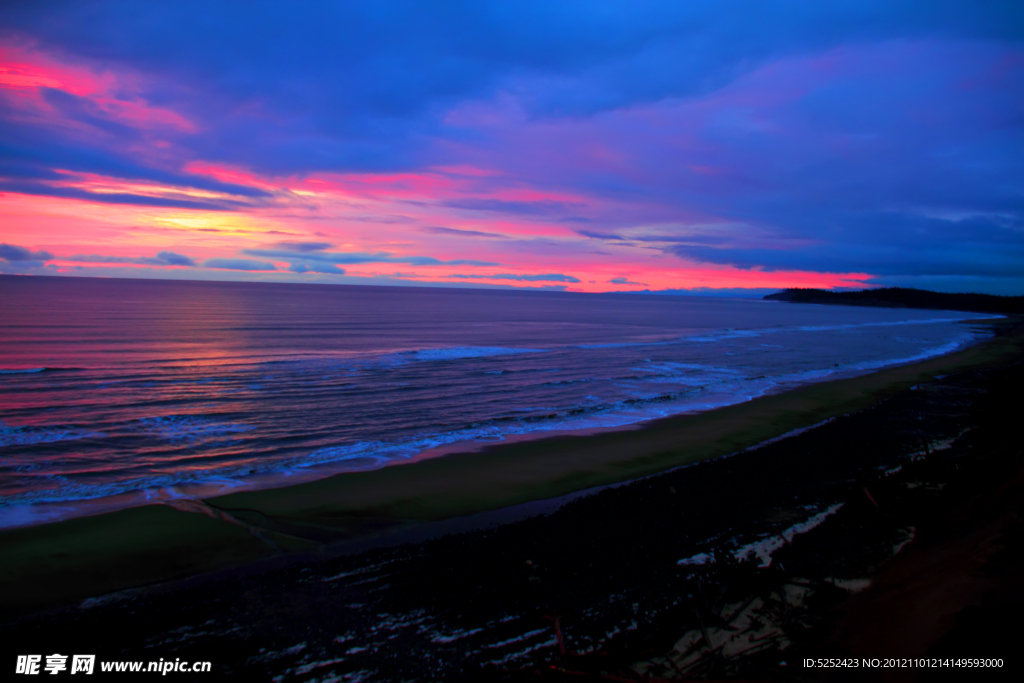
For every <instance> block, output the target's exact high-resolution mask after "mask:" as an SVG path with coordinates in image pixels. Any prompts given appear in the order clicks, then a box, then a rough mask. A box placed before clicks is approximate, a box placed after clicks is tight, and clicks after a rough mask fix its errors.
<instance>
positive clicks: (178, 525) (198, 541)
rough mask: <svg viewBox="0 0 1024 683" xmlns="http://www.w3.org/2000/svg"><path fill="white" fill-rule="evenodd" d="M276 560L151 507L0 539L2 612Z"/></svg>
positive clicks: (213, 524) (221, 525)
mask: <svg viewBox="0 0 1024 683" xmlns="http://www.w3.org/2000/svg"><path fill="white" fill-rule="evenodd" d="M270 553H271V550H270V547H269V546H268V545H267V544H266V543H264V542H262V541H260V540H258V539H257V538H255V537H253V536H252V535H251V534H250V533H249V532H248V531H247V530H246V529H244V528H242V527H240V526H237V525H233V524H227V523H225V522H222V521H219V520H215V519H211V518H210V517H207V516H204V515H197V514H192V513H187V512H179V511H178V510H175V509H173V508H170V507H167V506H164V505H147V506H145V507H140V508H131V509H128V510H119V511H117V512H111V513H108V514H105V515H97V516H95V517H83V518H80V519H72V520H68V521H65V522H58V523H56V524H47V525H44V526H38V527H29V528H27V529H15V530H12V531H6V532H4V533H3V534H0V558H2V559H0V582H2V583H3V584H4V585H5V586H7V589H5V590H4V591H3V598H2V603H0V606H2V610H3V612H6V613H10V612H17V611H20V610H24V609H27V608H33V607H42V606H48V605H53V604H59V603H63V602H67V601H70V600H75V599H80V598H85V597H89V596H93V595H102V594H104V593H108V592H111V591H116V590H121V589H124V588H130V587H133V586H139V585H144V584H150V583H156V582H160V581H167V580H170V579H176V578H180V577H183V576H190V575H193V574H196V573H199V572H203V571H206V570H209V569H210V568H212V567H218V566H226V565H230V564H237V563H241V562H246V561H251V560H254V559H257V558H259V557H263V556H266V555H268V554H270Z"/></svg>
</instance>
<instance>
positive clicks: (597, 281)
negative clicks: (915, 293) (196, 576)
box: [0, 0, 1024, 294]
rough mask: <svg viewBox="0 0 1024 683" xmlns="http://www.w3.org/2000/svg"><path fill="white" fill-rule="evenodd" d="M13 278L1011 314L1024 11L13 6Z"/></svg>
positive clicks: (1016, 261)
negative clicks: (846, 304) (731, 300)
mask: <svg viewBox="0 0 1024 683" xmlns="http://www.w3.org/2000/svg"><path fill="white" fill-rule="evenodd" d="M0 146H2V151H0V243H2V244H0V273H15V274H18V273H21V274H40V275H57V274H64V275H79V276H81V275H95V276H116V277H163V278H190V279H204V280H260V281H289V282H328V283H344V284H406V285H408V284H420V285H422V284H429V285H439V284H444V285H455V286H474V287H481V286H516V287H533V288H538V287H546V288H559V289H566V290H568V291H587V292H594V291H639V290H672V289H688V290H696V291H698V292H708V291H709V290H723V291H726V292H735V291H736V290H738V289H746V290H750V292H751V293H760V292H762V291H768V290H772V289H775V288H779V287H790V286H803V287H856V288H860V287H864V286H879V285H886V286H890V285H898V286H909V287H921V288H927V289H938V290H943V291H978V292H988V293H995V294H1024V4H1021V3H1020V2H1019V1H1016V2H996V1H992V2H977V0H974V1H971V2H951V1H943V0H926V1H921V2H911V1H903V0H881V1H877V2H873V1H870V0H859V1H857V2H795V1H764V2H756V1H753V0H750V1H747V2H730V1H728V0H714V1H709V2H701V1H694V2H682V1H671V2H636V1H635V0H634V1H633V2H599V1H596V0H591V1H586V2H561V1H554V0H543V1H541V2H527V1H524V0H515V1H510V2H481V1H477V0H470V1H466V2H456V1H446V2H423V1H410V2H385V1H381V0H374V1H372V2H330V3H327V2H319V3H318V2H299V3H284V2H255V1H247V2H241V1H236V2H222V1H219V0H203V1H202V2H190V1H188V0H175V1H173V2H155V1H153V0H147V1H146V2H138V1H137V0H134V1H124V2H115V1H107V2H84V1H83V2H7V3H3V6H2V8H0Z"/></svg>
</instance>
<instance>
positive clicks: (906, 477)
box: [0, 356, 1024, 681]
mask: <svg viewBox="0 0 1024 683" xmlns="http://www.w3.org/2000/svg"><path fill="white" fill-rule="evenodd" d="M1022 360H1024V359H1022V358H1021V357H1020V356H1017V357H1016V358H1011V359H1009V360H1006V361H1004V362H1003V363H1002V364H1001V365H1000V366H998V367H992V366H988V367H982V368H976V369H973V370H968V371H963V372H959V373H956V374H952V375H948V376H939V377H934V378H932V379H930V380H928V381H926V382H923V383H921V384H918V385H916V386H915V387H914V388H913V389H912V390H907V391H904V392H902V393H898V394H896V395H894V396H891V397H890V398H888V399H886V400H884V401H882V402H881V403H879V404H878V405H876V406H874V407H872V408H869V409H866V410H863V411H860V412H857V413H855V414H851V415H847V416H843V417H839V418H837V419H834V420H831V421H829V422H827V423H825V424H822V425H819V426H817V427H816V428H813V429H810V430H807V431H805V432H803V433H801V434H798V435H795V436H791V437H789V438H785V439H782V440H779V441H776V442H774V443H770V444H767V445H764V446H762V447H760V448H756V449H753V450H749V451H746V452H743V453H739V454H737V455H734V456H732V457H728V458H719V459H716V460H711V461H705V462H702V463H700V464H696V465H693V466H690V467H687V468H683V469H678V470H675V471H672V472H667V473H663V474H660V475H656V476H652V477H648V478H645V479H642V480H639V481H636V482H633V483H631V484H626V485H622V486H618V487H614V488H608V489H604V490H602V491H600V492H598V493H596V494H594V495H590V496H587V497H584V498H580V499H577V500H575V501H573V502H571V503H569V504H567V505H565V506H564V507H562V508H561V509H559V510H558V511H557V512H555V513H553V514H550V515H547V516H544V517H538V518H533V519H527V520H524V521H520V522H516V523H511V524H506V525H503V526H500V527H496V528H491V529H484V530H478V531H474V532H470V533H465V534H460V535H454V536H447V537H444V538H440V539H437V540H433V541H429V542H426V543H421V544H414V545H405V546H400V547H393V548H386V549H378V550H374V551H370V552H367V553H363V554H360V555H347V556H334V557H330V556H328V557H325V556H322V555H310V556H307V557H305V558H299V559H295V558H292V559H289V560H288V561H287V562H282V563H279V564H276V565H275V564H269V565H267V564H265V565H257V566H251V567H249V568H247V569H245V570H235V571H232V572H223V573H220V574H214V575H211V576H207V577H204V578H201V579H193V580H191V581H189V582H184V583H176V584H168V585H166V586H164V587H157V588H151V589H148V590H138V591H129V592H124V593H121V594H115V595H112V596H108V597H107V598H104V599H100V600H90V601H86V603H83V604H82V605H81V606H77V607H72V608H64V609H61V610H58V611H52V612H49V613H45V614H37V615H35V616H31V617H25V618H21V619H18V620H12V621H9V622H8V623H7V624H5V625H4V626H3V628H2V629H0V638H2V642H3V650H4V652H5V659H7V660H8V661H9V662H13V660H14V658H15V657H14V656H15V655H16V654H24V653H38V654H44V655H45V654H50V653H54V652H58V653H63V654H75V653H95V654H97V656H98V658H99V659H100V660H126V659H128V660H140V661H155V660H159V659H160V658H163V659H165V660H173V659H175V658H180V659H182V660H187V661H195V660H209V661H210V662H212V664H213V675H212V676H210V677H204V678H203V680H207V679H209V680H222V679H225V678H234V679H237V680H246V681H265V680H267V681H269V680H275V681H277V680H295V681H312V680H317V681H326V680H360V681H403V680H410V681H424V680H466V681H476V680H512V681H518V680H558V681H560V680H573V681H579V680H619V681H623V680H625V681H641V680H687V679H692V678H697V679H744V680H780V681H782V680H794V679H796V680H819V679H820V678H821V677H824V678H832V679H840V680H845V679H847V678H849V679H850V680H894V679H895V680H899V679H900V677H901V676H902V677H903V679H907V680H913V679H914V678H915V677H916V678H920V679H922V680H929V679H930V678H934V677H937V676H941V675H942V674H944V673H945V674H948V673H950V671H952V672H953V673H954V674H959V675H958V676H957V677H958V678H960V679H961V680H965V679H967V677H968V675H969V677H970V679H971V680H978V679H981V680H992V679H993V678H995V677H997V676H999V675H1001V674H1009V673H1011V671H1010V670H1011V668H1015V669H1016V673H1017V674H1019V673H1020V662H1019V661H1017V660H1016V659H1015V657H1017V655H1016V653H1017V652H1018V650H1019V648H1018V647H1016V640H1017V636H1018V635H1019V626H1017V625H1016V624H1017V621H1016V620H1017V619H1018V618H1019V617H1018V615H1019V614H1020V611H1021V608H1022V607H1024V593H1022V588H1021V585H1022V584H1021V582H1020V581H1019V579H1020V577H1021V576H1022V569H1024V555H1022V548H1024V544H1022V540H1024V539H1022V534H1024V523H1022V519H1024V453H1022V448H1021V443H1022V440H1021V433H1020V426H1019V419H1018V418H1019V415H1018V414H1019V406H1020V401H1019V395H1020V387H1021V386H1022V385H1024V362H1022ZM837 506H838V507H837ZM830 511H831V514H830V515H829V516H827V517H825V518H824V521H823V522H822V523H821V524H820V525H818V526H816V527H814V528H812V529H808V527H809V526H810V525H809V524H806V523H807V522H808V521H813V520H815V519H821V516H822V513H826V512H830ZM751 543H760V544H761V548H762V550H763V553H764V554H763V558H765V559H766V558H767V557H768V553H769V552H770V563H769V564H768V565H767V566H763V567H762V566H759V565H761V564H766V563H765V562H764V561H762V560H761V559H757V558H755V557H754V556H753V555H750V556H749V558H750V559H753V561H747V562H740V561H738V560H737V558H736V554H737V551H738V550H739V549H741V548H743V547H744V546H746V545H748V544H751ZM701 554H705V555H708V556H713V557H715V558H717V561H716V562H713V563H707V564H702V565H699V564H692V563H690V564H680V563H679V562H680V560H684V559H687V558H694V557H695V556H699V555H701ZM563 649H564V653H563ZM926 656H927V657H940V656H941V657H953V658H957V660H959V659H960V658H977V659H985V658H996V659H999V658H1001V659H1002V661H1003V668H1001V669H989V670H986V671H979V670H975V671H972V672H970V673H969V674H967V673H966V672H964V671H962V670H960V671H957V670H955V669H902V670H899V671H892V670H890V671H885V670H882V669H872V670H868V671H866V670H865V669H864V668H861V667H860V666H859V667H858V668H857V669H856V670H845V669H843V670H830V671H828V672H824V673H823V672H822V671H820V670H818V669H808V668H805V666H804V664H803V662H804V660H805V659H806V658H814V659H817V658H825V657H830V658H844V657H856V658H857V659H856V660H854V661H857V662H859V663H860V662H863V658H865V657H866V658H878V659H880V660H881V661H882V662H884V660H885V658H892V657H897V658H911V657H913V658H918V657H926ZM1018 659H1019V658H1018ZM848 661H849V660H848ZM171 675H173V674H171ZM894 676H895V678H894ZM111 678H112V679H113V678H116V676H111ZM182 680H186V679H185V678H184V677H182ZM1018 680H1019V679H1018Z"/></svg>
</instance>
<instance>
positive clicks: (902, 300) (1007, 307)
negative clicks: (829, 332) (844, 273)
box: [764, 287, 1024, 313]
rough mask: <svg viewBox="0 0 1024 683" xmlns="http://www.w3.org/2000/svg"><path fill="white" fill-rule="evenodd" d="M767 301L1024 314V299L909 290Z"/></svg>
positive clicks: (797, 293)
mask: <svg viewBox="0 0 1024 683" xmlns="http://www.w3.org/2000/svg"><path fill="white" fill-rule="evenodd" d="M764 298H765V299H767V300H769V301H789V302H791V303H795V304H830V305H833V306H877V307H882V308H926V309H935V310H945V311H970V312H972V313H1024V296H997V295H993V294H948V293H945V292H931V291H928V290H925V289H910V288H906V287H883V288H879V289H861V290H857V291H833V290H828V289H802V288H792V289H784V290H782V291H781V292H776V293H775V294H769V295H767V296H766V297H764Z"/></svg>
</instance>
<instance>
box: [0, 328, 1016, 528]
mask: <svg viewBox="0 0 1024 683" xmlns="http://www.w3.org/2000/svg"><path fill="white" fill-rule="evenodd" d="M962 315H964V316H966V317H961V318H956V319H955V320H956V321H958V322H959V323H960V324H962V325H965V326H973V327H977V326H982V327H991V326H992V325H993V324H998V321H1000V320H1005V319H1006V316H1003V315H992V314H978V317H970V316H971V314H970V313H967V312H964V313H963V314H962ZM941 320H945V319H941ZM937 321H939V320H938V319H937V320H934V321H932V320H929V321H924V322H937ZM918 322H921V321H918ZM986 341H987V340H986V339H978V335H977V333H972V332H968V331H966V329H965V331H964V333H962V334H960V335H959V337H958V338H957V339H954V340H952V341H950V342H948V343H946V344H944V345H942V346H939V347H936V348H932V349H929V350H926V351H922V352H921V353H918V354H916V355H912V356H908V357H903V358H891V359H886V360H879V361H872V362H864V363H859V364H853V365H852V366H850V367H846V366H843V367H840V366H838V365H837V366H835V367H833V368H822V369H820V370H816V371H813V372H810V371H808V372H807V373H796V374H795V375H786V376H782V377H779V378H773V379H772V380H770V381H768V382H767V385H766V386H755V387H752V388H748V390H746V391H744V392H739V393H736V394H734V395H730V396H714V397H709V398H708V399H705V402H703V403H701V402H697V403H693V402H687V403H684V404H675V403H673V402H669V403H665V404H661V403H657V402H655V404H654V405H656V406H661V405H665V406H666V408H665V409H662V410H659V409H655V408H654V407H653V406H646V410H643V411H641V414H630V413H629V411H626V412H622V411H620V412H618V413H616V412H613V413H610V414H598V415H592V416H589V417H588V418H587V420H585V422H601V421H605V422H607V424H604V425H600V424H598V425H594V424H590V425H589V426H581V427H579V428H573V426H572V425H571V424H568V425H567V424H566V422H571V419H567V420H566V422H562V423H559V424H558V425H557V428H550V427H548V426H545V425H544V424H540V425H539V426H536V427H535V428H533V429H532V430H531V431H513V432H510V433H506V434H496V435H494V436H491V437H480V438H471V437H469V438H467V435H462V436H461V438H463V439H464V440H457V441H454V440H453V441H449V440H448V439H450V438H452V437H453V436H455V433H443V432H442V433H440V434H427V435H426V436H423V435H420V436H413V437H412V441H411V442H408V443H406V442H396V443H385V442H379V443H378V444H377V445H378V446H380V448H381V449H382V450H383V451H384V452H387V451H393V450H395V449H398V450H402V449H406V450H408V451H409V452H411V453H412V455H407V454H403V455H399V456H394V457H392V456H387V455H381V456H380V457H378V455H377V451H371V452H369V455H368V456H365V457H361V458H357V459H356V460H367V459H371V460H377V462H376V463H374V464H370V465H367V464H365V463H359V464H352V462H350V461H349V460H345V459H342V460H334V461H328V462H322V463H313V464H302V463H301V462H300V463H299V464H292V465H285V464H281V465H280V466H278V467H275V466H270V468H269V469H266V470H263V471H259V472H254V473H252V474H248V475H242V476H237V475H234V474H231V473H225V474H218V473H217V472H216V471H214V472H211V473H208V474H206V475H204V477H203V478H202V479H198V480H194V481H185V482H182V483H177V484H169V485H157V486H152V487H148V488H136V489H130V488H125V487H127V486H131V485H137V484H144V483H145V478H143V479H142V480H134V481H131V480H130V481H125V482H118V481H114V482H110V483H108V484H102V485H100V486H101V487H108V488H109V489H110V491H108V492H106V493H103V494H102V495H95V494H93V495H94V497H82V498H70V499H62V500H60V499H58V500H49V499H47V495H48V492H47V491H42V492H37V494H24V495H26V496H27V499H26V500H24V501H21V502H18V503H13V504H10V505H5V506H3V507H0V532H2V531H6V530H14V529H23V528H28V527H33V526H39V525H45V524H53V523H58V522H61V521H66V520H71V519H77V518H81V517H88V516H95V515H99V514H105V513H109V512H116V511H119V510H123V509H129V508H135V507H142V506H146V505H151V504H171V505H174V504H175V503H174V501H175V500H186V501H187V500H192V499H200V500H210V499H214V498H221V497H226V496H231V495H233V494H236V493H250V492H261V491H266V490H272V489H279V488H287V487H291V486H297V485H302V484H306V483H310V482H315V481H317V480H321V479H328V478H332V477H334V476H337V475H343V476H348V475H351V474H355V473H361V472H369V471H375V470H379V469H384V468H389V467H394V466H407V465H411V464H415V463H418V462H420V461H423V460H429V459H432V458H437V457H448V456H450V455H461V454H466V453H477V452H481V451H485V450H489V449H490V448H491V447H497V448H503V447H507V446H514V445H515V444H519V443H523V442H530V441H536V440H547V439H552V438H560V437H572V436H580V437H588V436H592V435H600V434H606V433H611V432H618V431H631V430H644V429H646V428H647V427H648V426H649V425H652V424H655V423H658V422H660V421H662V420H672V419H677V418H684V417H687V416H693V415H700V414H705V413H709V412H714V411H718V410H722V409H727V408H730V407H732V406H736V405H742V404H745V403H748V402H750V401H754V400H758V399H762V398H764V397H769V396H775V395H779V394H784V393H788V392H792V391H795V390H800V389H801V388H803V387H807V386H812V385H816V384H827V383H831V382H836V381H842V380H844V379H851V378H856V377H863V376H867V375H871V374H875V373H877V372H884V371H886V370H890V369H895V368H900V367H904V366H909V365H914V364H917V363H920V362H924V361H928V360H931V359H936V358H942V357H946V356H950V355H955V354H957V353H960V352H961V351H964V350H967V349H969V348H972V347H974V346H977V345H978V344H984V343H986ZM950 348H952V349H953V350H950ZM42 369H44V370H45V369H46V368H42ZM803 374H806V375H809V376H806V377H805V376H801V375H803ZM748 379H752V380H758V379H763V378H758V377H754V378H748ZM673 410H674V411H676V412H669V411H673ZM643 412H646V413H647V414H642V413H643ZM652 413H653V414H652ZM659 413H660V414H659ZM435 437H436V438H435ZM421 442H427V444H429V443H430V442H434V443H437V444H438V445H425V444H423V443H421ZM353 462H354V461H353ZM34 495H39V496H40V498H41V500H35V499H34V498H33V496H34Z"/></svg>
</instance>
